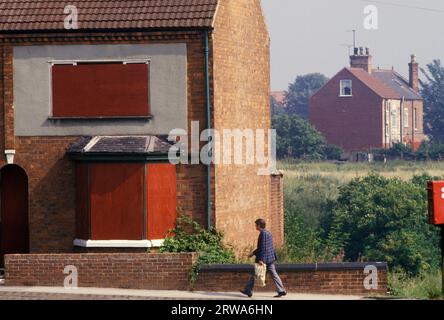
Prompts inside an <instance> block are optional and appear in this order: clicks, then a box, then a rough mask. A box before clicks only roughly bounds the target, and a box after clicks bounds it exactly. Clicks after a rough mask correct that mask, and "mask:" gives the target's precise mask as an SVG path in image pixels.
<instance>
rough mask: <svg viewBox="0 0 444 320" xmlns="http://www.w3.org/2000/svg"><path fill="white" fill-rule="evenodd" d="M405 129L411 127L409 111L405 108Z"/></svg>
mask: <svg viewBox="0 0 444 320" xmlns="http://www.w3.org/2000/svg"><path fill="white" fill-rule="evenodd" d="M403 122H404V128H408V127H409V109H407V108H404V119H403Z"/></svg>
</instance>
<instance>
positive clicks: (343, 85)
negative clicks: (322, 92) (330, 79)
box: [339, 79, 353, 97]
mask: <svg viewBox="0 0 444 320" xmlns="http://www.w3.org/2000/svg"><path fill="white" fill-rule="evenodd" d="M347 87H349V88H350V94H344V90H345V88H347ZM339 90H340V91H339V96H340V97H353V81H352V80H345V79H344V80H341V81H340V84H339Z"/></svg>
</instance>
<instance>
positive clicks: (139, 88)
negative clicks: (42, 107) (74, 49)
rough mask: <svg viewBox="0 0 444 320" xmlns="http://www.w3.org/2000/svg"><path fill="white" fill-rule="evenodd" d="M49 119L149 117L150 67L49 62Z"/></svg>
mask: <svg viewBox="0 0 444 320" xmlns="http://www.w3.org/2000/svg"><path fill="white" fill-rule="evenodd" d="M51 75H52V81H51V83H52V92H51V94H52V117H54V118H113V117H149V116H150V113H149V64H148V62H146V61H145V62H143V61H135V62H133V61H130V62H129V61H126V62H125V61H107V62H100V61H99V62H52V63H51Z"/></svg>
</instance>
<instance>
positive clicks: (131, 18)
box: [0, 0, 219, 33]
mask: <svg viewBox="0 0 444 320" xmlns="http://www.w3.org/2000/svg"><path fill="white" fill-rule="evenodd" d="M218 1H219V0H130V1H128V0H127V1H125V0H65V1H63V0H0V13H1V14H0V32H3V33H6V32H8V31H51V30H65V29H64V20H65V18H66V17H67V16H68V14H66V13H64V9H65V6H67V5H73V6H75V7H76V8H77V10H78V26H79V29H80V30H81V29H85V30H94V29H100V30H104V29H110V30H112V29H116V30H117V29H147V28H150V29H156V28H202V27H211V26H212V23H213V19H214V16H215V14H216V8H217V4H218Z"/></svg>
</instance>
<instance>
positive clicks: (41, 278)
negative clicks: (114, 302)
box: [5, 253, 196, 290]
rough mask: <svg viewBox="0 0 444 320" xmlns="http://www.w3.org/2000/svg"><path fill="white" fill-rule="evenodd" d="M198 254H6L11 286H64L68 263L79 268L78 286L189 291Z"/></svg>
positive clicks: (8, 279) (9, 284)
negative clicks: (193, 266)
mask: <svg viewBox="0 0 444 320" xmlns="http://www.w3.org/2000/svg"><path fill="white" fill-rule="evenodd" d="M195 259H196V256H195V254H191V253H190V254H148V253H117V254H112V253H90V254H41V255H39V254H28V255H6V257H5V266H6V267H5V271H6V274H5V276H6V277H5V279H6V285H8V286H56V287H63V285H64V279H65V277H66V276H67V275H66V274H64V273H63V271H64V268H65V266H67V265H73V266H75V267H77V270H78V285H79V287H98V288H132V289H146V290H188V289H189V281H188V276H189V273H190V270H191V267H192V265H193V263H194V262H195Z"/></svg>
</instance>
